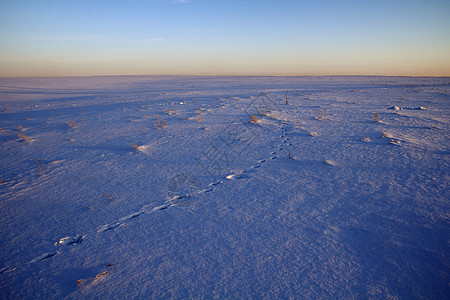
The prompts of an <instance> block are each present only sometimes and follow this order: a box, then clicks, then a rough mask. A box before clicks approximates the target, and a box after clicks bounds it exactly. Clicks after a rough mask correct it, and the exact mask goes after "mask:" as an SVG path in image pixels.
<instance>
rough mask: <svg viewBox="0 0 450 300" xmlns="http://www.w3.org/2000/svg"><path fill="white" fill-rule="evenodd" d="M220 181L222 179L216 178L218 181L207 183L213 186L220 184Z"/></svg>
mask: <svg viewBox="0 0 450 300" xmlns="http://www.w3.org/2000/svg"><path fill="white" fill-rule="evenodd" d="M221 183H222V180H218V181H215V182H211V183H210V184H208V186H215V185H218V184H221Z"/></svg>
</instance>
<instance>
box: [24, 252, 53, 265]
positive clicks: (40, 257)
mask: <svg viewBox="0 0 450 300" xmlns="http://www.w3.org/2000/svg"><path fill="white" fill-rule="evenodd" d="M56 254H58V252H49V253H44V254H42V255H41V256H38V257H36V258H35V259H33V260H32V261H31V263H35V262H38V261H41V260H44V259H47V258H50V257H52V256H55V255H56Z"/></svg>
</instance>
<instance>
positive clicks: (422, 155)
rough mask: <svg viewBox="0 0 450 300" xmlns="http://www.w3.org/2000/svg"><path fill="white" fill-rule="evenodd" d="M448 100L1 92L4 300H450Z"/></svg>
mask: <svg viewBox="0 0 450 300" xmlns="http://www.w3.org/2000/svg"><path fill="white" fill-rule="evenodd" d="M449 83H450V79H449V78H408V77H185V76H173V77H171V76H129V77H79V78H76V77H73V78H70V77H67V78H0V129H1V130H0V143H1V144H0V159H1V160H0V166H1V173H0V178H1V179H0V180H1V183H0V216H1V223H0V237H1V242H0V243H1V244H0V253H1V259H0V297H1V298H2V299H13V298H29V299H35V298H58V299H60V298H68V299H79V298H118V299H119V298H122V299H123V298H125V297H130V298H152V297H153V298H176V299H180V298H206V299H208V298H234V299H235V298H245V299H248V298H271V299H274V298H289V297H292V298H297V299H299V298H333V299H335V298H345V299H348V298H399V299H411V298H427V299H445V298H447V297H448V296H449V295H450V288H449V282H450V272H449V267H450V261H449V255H448V254H449V253H450V251H449V250H450V247H449V246H450V245H449V229H450V227H449V199H450V194H449V187H448V182H449V172H448V171H449V120H450V110H449V108H450V97H449V87H450V84H449ZM286 99H287V101H286ZM375 114H376V115H375ZM252 115H254V116H255V118H256V119H253V120H252V123H251V122H250V120H251V117H252ZM254 120H256V122H253V121H254Z"/></svg>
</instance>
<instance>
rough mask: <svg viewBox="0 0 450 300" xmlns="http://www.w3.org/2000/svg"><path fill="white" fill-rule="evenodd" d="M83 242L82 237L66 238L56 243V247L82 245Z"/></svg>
mask: <svg viewBox="0 0 450 300" xmlns="http://www.w3.org/2000/svg"><path fill="white" fill-rule="evenodd" d="M82 241H83V237H82V236H79V235H77V236H74V237H65V238H62V239H60V240H59V241H58V242H56V243H55V245H56V246H67V245H77V244H80V243H81V242H82Z"/></svg>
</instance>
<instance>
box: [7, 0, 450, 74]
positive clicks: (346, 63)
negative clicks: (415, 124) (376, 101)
mask: <svg viewBox="0 0 450 300" xmlns="http://www.w3.org/2000/svg"><path fill="white" fill-rule="evenodd" d="M89 75H388V76H390V75H404V76H449V75H450V0H424V1H418V0H404V1H400V0H388V1H384V0H376V1H366V0H352V1H350V0H348V1H347V0H315V1H313V0H311V1H307V0H297V1H294V0H292V1H288V0H285V1H283V0H278V1H275V0H274V1H271V0H253V1H252V0H248V1H247V0H147V1H144V0H140V1H138V0H127V1H119V0H103V1H100V0H97V1H96V0H89V1H84V0H77V1H75V0H72V1H70V0H57V1H44V0H28V1H23V0H0V76H1V77H15V76H89Z"/></svg>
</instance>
